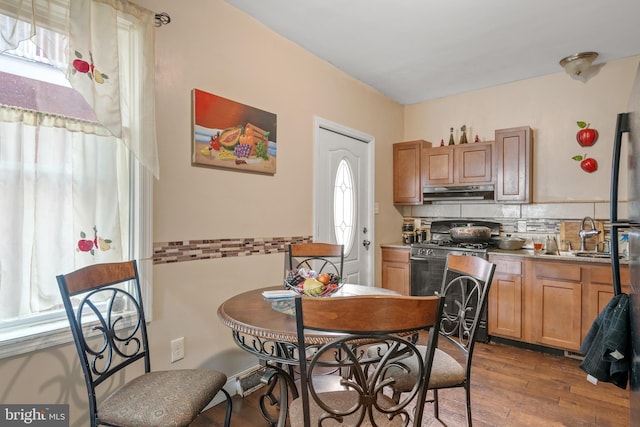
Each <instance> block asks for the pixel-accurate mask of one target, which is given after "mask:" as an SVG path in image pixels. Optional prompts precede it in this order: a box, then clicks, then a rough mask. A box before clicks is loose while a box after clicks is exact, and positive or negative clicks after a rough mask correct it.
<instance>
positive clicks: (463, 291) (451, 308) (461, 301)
mask: <svg viewBox="0 0 640 427" xmlns="http://www.w3.org/2000/svg"><path fill="white" fill-rule="evenodd" d="M495 268H496V266H495V264H492V263H490V262H489V261H487V260H485V259H482V258H479V257H475V256H463V255H453V254H449V255H448V257H447V263H446V267H445V274H444V277H443V279H442V288H441V292H440V296H441V297H442V298H443V299H444V312H443V314H442V323H441V325H440V335H441V337H444V338H446V341H448V342H449V343H451V344H453V345H452V346H447V349H449V348H453V350H452V351H454V352H456V353H457V354H454V353H451V354H449V353H447V352H446V351H445V350H442V348H441V345H440V346H439V348H437V349H436V350H435V355H434V360H433V368H432V370H431V377H430V379H429V386H428V388H429V390H432V391H433V400H430V401H429V402H433V405H434V407H433V409H434V415H435V417H436V418H438V417H439V411H438V409H439V408H438V390H440V389H446V388H454V387H464V389H465V394H466V415H467V425H468V426H471V425H472V419H471V390H470V387H471V380H470V377H471V361H472V357H473V348H474V346H475V342H476V337H477V334H478V325H479V323H480V317H481V313H482V311H483V310H484V308H485V306H486V304H487V295H488V293H489V288H490V286H491V280H492V279H493V273H494V271H495ZM421 351H422V352H424V351H426V349H425V348H421ZM459 361H460V362H459ZM407 366H408V368H409V372H410V375H408V376H407V377H401V376H400V375H398V381H397V382H396V385H395V387H394V388H395V394H394V399H395V400H398V399H399V398H400V395H401V393H403V392H406V391H407V390H410V388H409V386H410V384H411V383H412V382H413V381H414V379H413V377H414V376H415V374H414V373H413V370H414V369H416V368H417V363H416V361H415V360H413V361H410V362H408V363H407ZM417 372H419V371H417ZM405 380H406V381H408V382H407V383H406V384H405V383H404V381H405Z"/></svg>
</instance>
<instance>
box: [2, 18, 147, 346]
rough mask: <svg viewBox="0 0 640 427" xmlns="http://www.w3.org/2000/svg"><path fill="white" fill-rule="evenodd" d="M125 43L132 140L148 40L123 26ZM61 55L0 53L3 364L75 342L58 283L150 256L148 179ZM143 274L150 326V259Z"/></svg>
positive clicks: (29, 48) (27, 47)
mask: <svg viewBox="0 0 640 427" xmlns="http://www.w3.org/2000/svg"><path fill="white" fill-rule="evenodd" d="M55 36H56V34H54V33H52V34H49V37H55ZM118 38H119V40H120V42H121V46H122V45H126V46H128V49H124V52H119V53H120V57H119V59H120V85H121V86H124V91H125V93H126V94H128V95H127V98H128V99H126V100H125V101H124V102H123V104H125V106H126V107H127V108H128V109H129V110H130V111H128V112H127V114H123V116H124V117H127V120H123V123H122V126H123V128H124V129H125V132H127V133H128V135H129V136H131V135H133V137H134V138H135V136H136V132H140V131H139V129H140V126H139V125H138V123H137V121H138V117H139V116H141V114H138V112H139V111H140V110H141V109H142V106H141V105H140V102H139V99H140V96H139V94H138V93H137V92H136V90H138V89H139V86H140V85H141V82H140V81H139V80H140V79H139V77H138V76H141V75H145V73H143V72H140V69H139V67H140V64H141V61H139V58H137V55H138V54H139V50H138V49H136V47H137V46H139V42H140V40H142V39H143V34H141V32H140V31H139V29H138V28H137V27H136V26H135V25H134V24H131V23H130V22H129V21H127V20H126V19H120V21H119V27H118ZM61 45H62V44H61ZM120 50H122V49H120ZM55 56H56V52H48V53H47V54H46V55H45V54H43V52H41V51H40V50H39V49H38V48H37V47H36V46H35V45H33V44H32V42H30V41H25V42H22V43H21V44H20V46H19V48H18V49H16V50H15V51H12V52H9V53H8V54H3V55H0V104H2V105H0V209H1V210H2V212H3V215H2V216H1V217H0V234H2V235H3V238H2V240H0V357H8V356H13V355H17V354H21V353H25V352H28V351H32V350H37V349H40V348H45V347H47V346H50V345H56V344H60V343H62V342H68V341H71V335H70V332H69V328H68V322H67V319H66V315H65V313H64V309H63V307H62V305H61V301H60V298H59V291H58V287H57V282H56V278H55V276H56V275H58V274H61V273H67V272H69V271H72V270H75V269H77V268H80V267H82V266H84V265H88V264H93V263H97V262H112V261H120V260H124V259H132V258H136V259H139V260H141V259H142V258H145V257H150V255H151V249H152V239H151V236H152V232H151V230H152V215H151V206H152V200H151V197H152V176H151V173H150V172H149V171H148V169H146V168H144V167H143V166H142V164H141V163H140V162H139V161H138V160H137V156H135V155H132V152H131V151H130V150H129V148H128V146H127V145H125V143H124V142H123V140H122V139H119V138H115V137H113V136H111V133H110V132H109V131H107V130H106V129H105V128H104V127H102V126H101V125H99V124H98V123H97V121H96V118H95V115H94V113H93V110H92V108H91V107H89V105H88V104H87V103H86V102H85V101H84V99H83V98H82V97H81V96H80V95H79V94H78V93H77V92H76V91H75V90H74V89H72V88H71V87H70V85H69V84H68V82H67V81H66V79H65V78H64V75H62V73H61V72H60V71H58V70H56V69H55V68H54V67H53V66H51V65H47V64H46V62H47V61H46V60H45V59H46V58H47V57H48V58H50V57H55ZM87 77H89V76H87ZM121 96H122V95H121ZM154 137H155V136H154ZM139 269H140V276H141V284H142V288H143V294H144V305H145V309H146V310H147V311H148V315H147V319H148V320H150V319H151V316H150V313H151V299H150V295H151V286H150V285H151V269H152V266H151V260H150V258H148V260H147V261H140V262H139Z"/></svg>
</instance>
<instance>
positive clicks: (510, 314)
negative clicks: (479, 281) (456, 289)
mask: <svg viewBox="0 0 640 427" xmlns="http://www.w3.org/2000/svg"><path fill="white" fill-rule="evenodd" d="M489 261H491V262H492V263H494V264H496V270H495V272H494V274H493V280H492V282H491V288H490V289H489V301H488V311H489V313H488V314H489V319H488V320H489V334H490V335H495V336H500V337H503V338H509V339H516V340H522V339H523V338H524V335H523V328H522V326H523V313H524V311H523V304H522V303H523V295H524V294H523V274H524V259H523V258H517V257H504V256H493V255H492V256H490V257H489Z"/></svg>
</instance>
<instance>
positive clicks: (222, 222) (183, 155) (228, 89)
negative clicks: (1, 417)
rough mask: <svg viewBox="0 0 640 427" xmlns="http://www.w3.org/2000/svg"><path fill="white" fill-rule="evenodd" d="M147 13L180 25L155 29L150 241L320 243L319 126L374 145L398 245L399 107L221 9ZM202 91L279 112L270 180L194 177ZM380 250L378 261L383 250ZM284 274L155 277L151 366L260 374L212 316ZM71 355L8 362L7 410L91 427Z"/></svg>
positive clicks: (209, 271) (248, 261)
mask: <svg viewBox="0 0 640 427" xmlns="http://www.w3.org/2000/svg"><path fill="white" fill-rule="evenodd" d="M138 3H139V4H141V5H142V6H145V7H148V8H150V9H153V10H154V11H156V12H167V13H169V14H170V15H171V19H172V22H171V24H169V25H167V26H165V27H162V28H159V29H158V30H157V31H156V58H157V59H156V62H157V91H156V92H157V98H156V103H157V119H158V143H159V149H160V167H161V171H160V180H159V181H157V182H156V183H155V188H154V241H156V242H166V241H175V240H190V239H218V238H225V237H233V238H241V237H276V236H296V235H312V234H313V229H312V220H313V211H312V204H313V203H312V201H313V185H312V184H313V120H314V116H317V117H321V118H324V119H327V120H330V121H332V122H336V123H339V124H341V125H343V126H346V127H350V128H353V129H356V130H358V131H360V132H363V133H366V134H369V135H372V136H374V137H375V144H376V153H375V159H376V162H375V167H376V171H377V175H376V182H375V187H376V200H377V201H378V202H379V203H380V213H379V214H378V215H376V229H377V237H378V239H380V241H389V240H391V239H392V237H395V236H392V235H391V234H390V231H389V230H391V231H392V232H395V230H396V227H395V225H396V224H398V223H400V222H401V215H400V213H399V212H398V211H397V210H396V209H395V208H394V207H393V206H392V196H391V191H392V184H391V178H392V171H391V169H392V167H391V166H392V162H391V143H392V142H395V141H398V140H400V139H401V138H402V126H403V123H402V115H403V107H402V106H401V105H399V104H397V103H395V102H393V101H391V100H389V99H387V98H385V97H384V96H382V95H381V94H379V93H377V92H376V91H374V90H372V89H371V88H369V87H368V86H365V85H363V84H362V83H360V82H358V81H356V80H354V79H353V78H351V77H348V76H347V75H345V74H344V73H342V72H341V71H339V70H337V69H336V68H334V67H333V66H331V65H329V64H327V63H324V62H322V61H320V60H319V59H317V58H315V57H314V56H312V55H311V54H309V53H307V52H305V51H304V50H303V49H301V48H300V47H298V46H297V45H295V44H292V43H291V42H289V41H287V40H285V39H283V38H281V37H279V36H277V35H276V34H274V33H273V32H271V31H270V30H268V29H267V28H265V27H264V26H262V25H261V24H258V23H257V22H256V21H254V20H253V19H251V18H249V17H247V16H246V15H244V14H243V13H241V12H239V11H238V10H236V9H234V8H232V7H231V6H229V5H228V4H226V3H224V2H223V1H221V0H191V1H189V2H176V1H174V0H141V1H138ZM194 88H198V89H201V90H204V91H207V92H210V93H214V94H216V95H220V96H223V97H226V98H229V99H232V100H235V101H238V102H242V103H245V104H248V105H251V106H253V107H257V108H260V109H263V110H267V111H270V112H273V113H276V114H277V119H278V129H277V140H278V159H277V173H276V174H275V175H274V176H268V175H256V174H248V173H241V172H233V171H224V170H216V169H206V168H196V167H192V166H191V165H190V152H191V149H190V141H191V135H190V134H191V125H190V123H191V101H190V99H191V90H192V89H194ZM391 225H393V226H391ZM393 234H395V233H393ZM376 252H377V253H378V256H377V258H379V247H378V248H377V249H376ZM283 265H284V257H283V254H274V255H258V256H249V257H236V258H226V259H215V260H204V261H191V262H181V263H171V264H162V265H157V266H156V267H155V268H154V275H155V287H154V297H153V317H154V320H153V322H152V323H151V326H150V335H151V346H152V367H153V368H154V369H163V368H171V369H177V368H192V367H199V366H200V367H201V366H206V367H216V368H219V369H222V370H224V371H225V372H227V373H228V374H229V375H233V374H236V373H238V372H240V371H242V370H243V369H245V368H246V367H248V366H250V365H252V364H254V363H255V359H252V358H251V357H249V356H248V355H247V354H246V353H244V352H243V351H241V350H239V349H238V348H237V347H236V345H235V344H234V343H233V341H232V339H231V333H230V330H229V329H228V328H226V327H225V326H223V325H221V324H220V323H219V322H218V320H217V317H216V310H217V308H218V306H219V305H220V303H221V302H222V301H224V300H225V299H226V298H228V297H230V296H231V295H234V294H236V293H238V292H241V291H244V290H248V289H253V288H257V287H262V286H265V285H275V284H278V283H280V280H281V278H282V268H283ZM378 275H379V273H378ZM180 336H184V337H185V359H184V360H183V361H180V362H178V363H175V364H172V365H170V364H169V363H168V362H169V354H170V351H169V341H170V340H171V339H173V338H176V337H180ZM74 351H75V350H74V349H73V347H72V346H71V345H69V346H62V347H58V348H55V349H52V350H49V351H40V352H34V353H32V354H29V355H27V356H24V357H14V358H10V359H4V360H2V361H0V378H2V379H3V380H2V383H1V384H0V401H1V402H3V403H43V402H44V403H50V402H51V403H65V402H70V403H71V419H72V425H73V426H78V427H79V426H86V425H87V420H86V412H85V411H86V397H85V396H84V393H85V392H84V386H83V383H82V379H81V378H82V377H81V373H80V371H79V370H78V365H77V362H76V359H75V353H74Z"/></svg>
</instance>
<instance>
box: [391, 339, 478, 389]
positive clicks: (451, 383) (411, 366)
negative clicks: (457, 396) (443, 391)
mask: <svg viewBox="0 0 640 427" xmlns="http://www.w3.org/2000/svg"><path fill="white" fill-rule="evenodd" d="M417 347H418V349H419V350H420V353H421V354H422V355H423V356H424V354H425V352H426V347H425V346H417ZM403 364H404V365H405V367H406V369H407V370H406V371H405V370H400V369H396V368H390V369H389V373H388V375H389V376H393V377H394V379H395V381H396V382H395V384H394V387H393V388H394V389H395V390H397V391H408V390H411V388H412V387H413V385H414V384H415V382H416V378H415V375H416V372H418V359H417V358H416V357H411V358H408V359H407V360H404V361H403ZM465 376H466V373H465V369H464V367H462V365H460V364H459V363H458V362H457V361H456V360H455V359H454V358H453V357H451V356H450V355H449V354H447V353H446V352H444V351H442V350H440V349H438V348H436V350H435V353H434V355H433V365H432V367H431V376H430V377H429V389H434V388H447V387H455V386H458V385H461V384H464V381H465Z"/></svg>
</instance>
